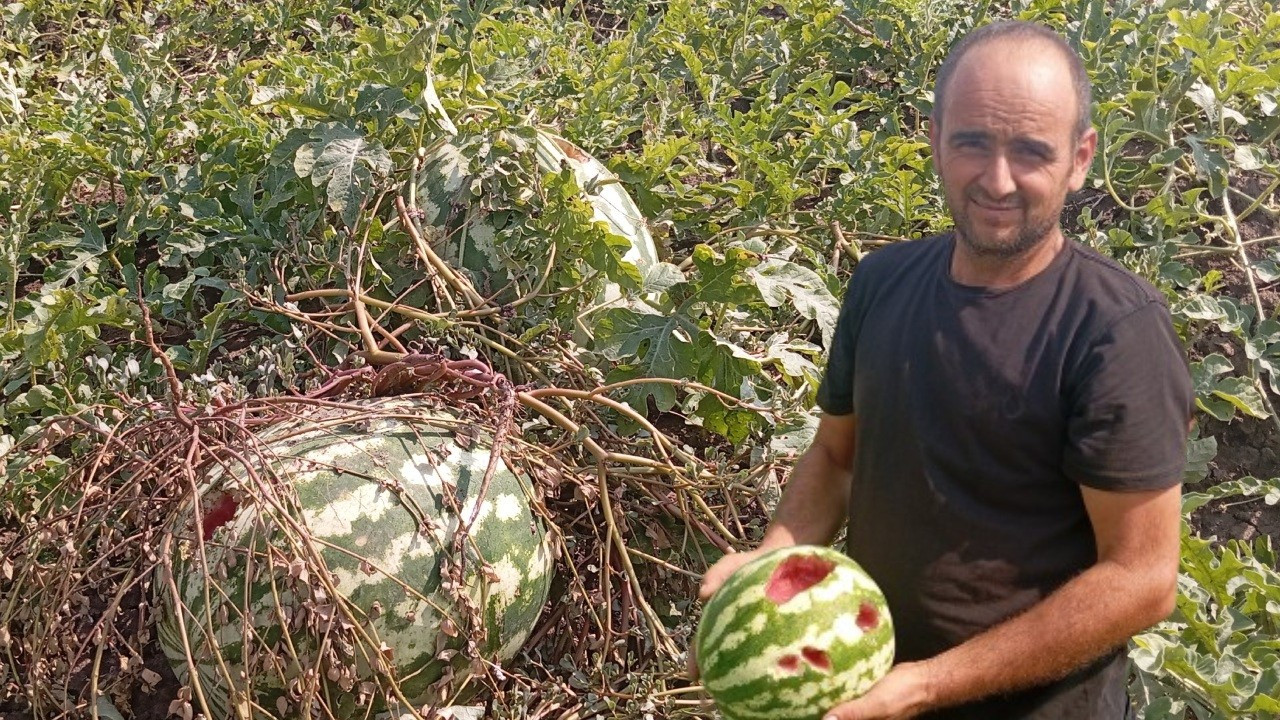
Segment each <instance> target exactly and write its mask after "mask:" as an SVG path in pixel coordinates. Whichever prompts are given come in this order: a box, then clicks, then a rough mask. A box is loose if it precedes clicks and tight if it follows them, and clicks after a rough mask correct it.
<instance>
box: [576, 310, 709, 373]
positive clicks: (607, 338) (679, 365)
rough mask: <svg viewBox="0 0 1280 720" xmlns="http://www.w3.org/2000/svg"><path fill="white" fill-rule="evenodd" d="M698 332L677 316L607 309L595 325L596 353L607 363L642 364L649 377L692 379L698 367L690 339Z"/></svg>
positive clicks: (699, 331)
mask: <svg viewBox="0 0 1280 720" xmlns="http://www.w3.org/2000/svg"><path fill="white" fill-rule="evenodd" d="M701 332H702V330H701V329H700V328H698V327H697V326H696V325H694V324H693V323H692V322H691V321H690V320H689V319H688V318H686V317H685V316H683V315H680V314H672V315H659V314H657V313H640V312H636V311H635V310H630V309H627V308H610V309H608V310H605V311H604V312H603V313H601V314H600V319H599V322H598V323H597V325H596V350H598V351H599V352H601V353H603V354H604V356H605V357H607V358H609V359H610V360H615V361H620V360H630V359H639V360H643V361H644V363H643V367H644V368H645V369H646V370H647V371H648V373H647V374H649V375H651V376H657V377H665V378H681V377H692V376H693V375H694V373H695V372H696V371H697V367H698V357H697V355H696V353H694V351H693V347H694V346H693V337H694V336H696V335H698V334H699V333H701Z"/></svg>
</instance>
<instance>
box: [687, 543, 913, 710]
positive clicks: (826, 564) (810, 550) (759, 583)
mask: <svg viewBox="0 0 1280 720" xmlns="http://www.w3.org/2000/svg"><path fill="white" fill-rule="evenodd" d="M695 650H696V656H697V660H698V667H699V670H700V672H701V675H702V680H703V684H704V685H705V686H706V689H707V692H708V693H709V694H710V695H711V696H712V697H713V698H714V699H715V701H716V705H717V706H718V707H719V708H720V711H721V712H722V713H723V714H724V716H725V717H726V718H729V719H730V720H757V719H759V720H765V719H766V718H767V719H768V720H818V719H819V718H821V717H822V716H823V714H824V713H825V712H827V711H828V710H830V709H831V708H832V707H834V706H836V705H838V704H840V703H842V702H845V701H848V700H852V699H854V698H856V697H858V696H859V695H861V694H863V693H865V692H866V691H867V690H868V689H869V688H870V687H871V686H872V685H873V684H875V683H876V682H877V681H878V680H879V679H880V678H882V677H884V675H885V674H886V673H887V672H888V671H889V667H890V666H891V665H892V664H893V653H894V637H893V621H892V619H891V618H890V615H889V608H888V607H887V605H886V604H885V599H884V595H883V594H882V593H881V591H880V589H879V587H877V586H876V584H875V582H874V581H873V580H872V579H871V578H870V577H869V576H868V575H867V573H866V572H865V571H863V569H862V568H861V567H859V566H858V564H857V563H855V562H854V561H853V560H850V559H849V558H848V557H847V556H845V555H844V554H842V553H839V552H836V551H835V550H831V549H829V548H823V547H816V546H806V545H801V546H796V547H789V548H783V549H780V550H775V551H773V552H771V553H767V554H765V555H763V556H761V557H759V558H756V559H755V560H753V561H751V562H749V563H747V564H746V565H743V566H742V567H741V568H739V569H738V570H737V571H736V572H735V573H734V574H733V575H731V576H730V577H729V579H728V580H726V581H725V583H724V585H723V586H721V588H720V589H719V590H718V591H717V592H716V594H715V595H714V596H712V598H711V599H710V600H709V601H708V602H707V604H706V606H705V608H704V609H703V613H702V620H701V622H700V623H699V625H698V632H697V636H696V637H695Z"/></svg>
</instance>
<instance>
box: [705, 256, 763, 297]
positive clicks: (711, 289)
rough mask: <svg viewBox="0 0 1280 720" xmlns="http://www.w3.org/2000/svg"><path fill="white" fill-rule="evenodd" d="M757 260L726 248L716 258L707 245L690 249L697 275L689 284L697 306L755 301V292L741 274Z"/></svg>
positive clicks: (756, 291) (757, 293) (753, 287)
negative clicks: (697, 302) (698, 302)
mask: <svg viewBox="0 0 1280 720" xmlns="http://www.w3.org/2000/svg"><path fill="white" fill-rule="evenodd" d="M759 262H760V258H759V256H758V255H756V254H755V253H753V252H750V251H749V250H744V249H742V248H739V247H730V248H728V249H727V250H726V251H725V253H724V255H720V254H719V253H717V252H716V251H715V250H712V249H711V246H709V245H698V246H697V247H695V248H694V249H693V264H694V266H695V267H697V269H698V274H697V276H696V277H695V279H694V280H693V281H692V286H693V289H694V290H693V294H694V297H695V298H696V299H697V300H699V301H701V302H711V303H728V304H731V305H738V304H742V303H747V302H750V301H752V300H756V299H758V298H759V291H758V290H756V288H755V286H753V285H751V284H749V283H748V282H747V281H746V280H745V279H744V275H743V273H744V272H745V271H746V270H747V269H748V268H751V267H753V266H755V265H756V264H757V263H759Z"/></svg>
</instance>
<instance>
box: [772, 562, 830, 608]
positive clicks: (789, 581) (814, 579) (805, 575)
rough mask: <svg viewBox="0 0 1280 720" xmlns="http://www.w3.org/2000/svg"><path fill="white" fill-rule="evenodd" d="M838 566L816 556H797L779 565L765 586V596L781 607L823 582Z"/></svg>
mask: <svg viewBox="0 0 1280 720" xmlns="http://www.w3.org/2000/svg"><path fill="white" fill-rule="evenodd" d="M835 567H836V564H835V563H833V562H831V561H829V560H823V559H822V558H820V557H817V556H814V555H796V556H795V557H789V558H787V559H786V560H783V561H782V562H781V563H779V565H778V567H777V568H775V569H774V571H773V575H772V576H771V577H770V578H769V584H768V585H767V586H765V589H764V596H765V597H766V598H768V599H769V600H770V601H771V602H773V603H776V604H778V605H781V604H783V603H785V602H787V601H788V600H790V599H791V598H793V597H795V596H796V595H799V594H800V593H802V592H804V591H805V590H808V589H809V588H811V587H813V586H814V585H817V584H818V583H820V582H822V580H823V578H825V577H826V576H827V575H830V574H831V571H832V570H834V569H835Z"/></svg>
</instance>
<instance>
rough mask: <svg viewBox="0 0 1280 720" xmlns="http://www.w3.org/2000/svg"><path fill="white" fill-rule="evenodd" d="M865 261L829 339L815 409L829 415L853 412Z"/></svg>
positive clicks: (866, 294) (851, 281) (851, 282)
mask: <svg viewBox="0 0 1280 720" xmlns="http://www.w3.org/2000/svg"><path fill="white" fill-rule="evenodd" d="M867 266H868V260H867V259H864V260H863V261H862V262H861V263H859V264H858V267H857V269H855V270H854V272H853V277H851V278H850V279H849V287H848V289H847V290H846V291H845V295H844V302H843V303H842V304H841V307H840V317H839V318H838V319H837V320H836V331H835V334H834V336H833V337H832V340H831V354H830V355H829V356H828V359H827V369H826V372H825V373H824V374H823V377H822V382H821V384H819V385H818V407H820V408H822V411H823V412H825V413H827V414H828V415H848V414H849V413H852V412H853V371H854V368H855V363H856V359H857V358H856V354H857V353H856V350H857V346H858V334H859V332H860V331H861V329H862V318H863V317H864V316H865V315H866V311H867V307H866V306H867V304H868V302H867V298H868V297H869V295H870V293H869V292H868V289H867V285H868V282H869V281H868V279H867V276H868V274H869V273H868V271H867V270H866V268H867Z"/></svg>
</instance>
